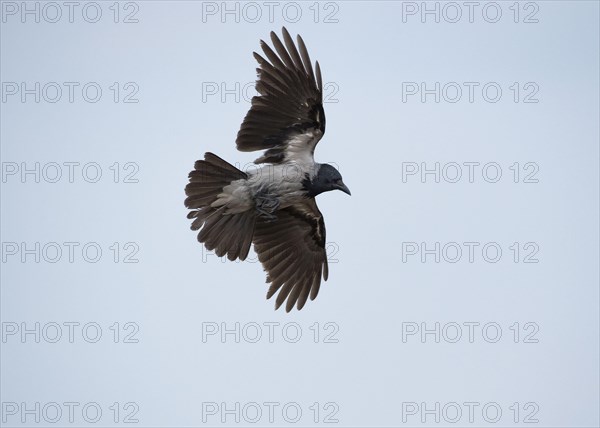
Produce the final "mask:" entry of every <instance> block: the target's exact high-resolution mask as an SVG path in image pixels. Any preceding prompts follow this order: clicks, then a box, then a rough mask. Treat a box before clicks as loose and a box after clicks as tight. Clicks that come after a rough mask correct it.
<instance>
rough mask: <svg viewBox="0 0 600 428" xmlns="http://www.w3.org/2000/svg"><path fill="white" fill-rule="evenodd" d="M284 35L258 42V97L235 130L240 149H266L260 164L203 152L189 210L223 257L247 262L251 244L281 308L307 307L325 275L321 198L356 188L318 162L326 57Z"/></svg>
mask: <svg viewBox="0 0 600 428" xmlns="http://www.w3.org/2000/svg"><path fill="white" fill-rule="evenodd" d="M282 33H283V42H282V41H281V40H280V39H279V37H277V35H276V34H275V33H274V32H271V42H272V45H273V47H274V49H275V50H273V49H271V48H270V47H269V45H268V44H267V43H265V42H264V41H263V40H261V41H260V45H261V48H262V50H263V52H264V57H263V56H261V55H260V54H258V53H256V52H254V58H255V59H256V61H257V62H258V65H259V67H258V68H257V69H256V71H257V75H258V80H257V81H256V91H257V93H258V95H257V96H255V97H253V98H252V105H251V108H250V110H249V111H248V113H247V114H246V117H245V118H244V121H243V123H242V126H241V128H240V130H239V132H238V134H237V139H236V146H237V149H238V150H240V151H242V152H252V151H259V150H263V151H264V152H263V153H262V155H261V156H260V157H259V158H258V159H256V160H255V161H254V162H255V163H256V164H258V165H261V166H260V167H257V168H256V170H254V171H252V172H244V171H240V170H239V169H237V168H236V167H234V166H233V165H231V164H230V163H228V162H226V161H224V160H223V159H221V158H220V157H218V156H216V155H214V154H213V153H210V152H209V153H205V154H204V160H198V161H196V163H195V165H194V170H193V171H191V172H190V173H189V183H188V184H187V186H186V188H185V193H186V195H187V198H186V200H185V206H186V207H187V208H189V209H191V210H192V211H190V212H189V213H188V219H191V220H193V221H192V225H191V228H192V230H199V233H198V241H200V242H201V243H203V244H204V245H205V246H206V248H207V249H208V250H214V252H215V254H217V256H219V257H222V256H224V255H225V254H226V255H227V257H228V258H229V260H236V259H238V258H239V259H240V260H245V259H246V257H247V256H248V252H249V251H250V245H251V244H252V243H253V244H254V250H255V252H256V253H257V255H258V259H259V260H260V262H261V263H262V266H263V268H264V270H265V271H266V272H267V281H266V282H267V283H270V284H271V285H270V288H269V290H268V292H267V299H270V298H271V297H272V296H273V295H275V294H276V293H277V292H279V294H278V295H277V298H276V301H275V309H278V308H279V307H280V306H281V305H282V304H283V302H284V301H286V300H287V302H286V305H285V309H286V311H287V312H289V311H290V310H291V309H292V308H293V307H294V305H296V307H297V308H298V309H302V307H304V304H305V303H306V301H307V299H308V297H309V296H310V299H311V300H314V299H315V297H317V294H318V293H319V288H320V285H321V277H323V279H324V280H327V276H328V267H327V253H326V250H325V222H324V221H323V215H322V214H321V212H320V211H319V208H318V207H317V203H316V201H315V196H317V195H319V194H321V193H323V192H327V191H330V190H341V191H342V192H345V193H347V194H348V195H350V190H349V189H348V187H346V185H345V184H344V182H343V181H342V176H341V175H340V173H339V171H338V170H337V169H335V168H334V167H333V166H331V165H328V164H320V163H317V162H315V159H314V151H315V147H316V145H317V143H318V142H319V141H320V140H321V138H322V137H323V134H324V133H325V112H324V110H323V80H322V78H321V69H320V67H319V62H318V61H317V62H316V63H315V68H314V70H313V66H312V64H311V60H310V57H309V55H308V51H307V50H306V46H305V45H304V41H303V40H302V38H301V37H300V35H298V37H297V45H298V48H296V45H295V44H294V41H293V39H292V37H291V36H290V34H289V33H288V31H287V30H286V29H285V27H284V28H283V29H282ZM265 57H266V58H265Z"/></svg>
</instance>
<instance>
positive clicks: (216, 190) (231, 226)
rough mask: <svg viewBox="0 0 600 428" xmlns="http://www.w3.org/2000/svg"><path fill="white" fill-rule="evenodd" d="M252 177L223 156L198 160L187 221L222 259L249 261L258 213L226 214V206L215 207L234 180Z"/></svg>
mask: <svg viewBox="0 0 600 428" xmlns="http://www.w3.org/2000/svg"><path fill="white" fill-rule="evenodd" d="M246 178H248V175H247V174H245V173H244V172H243V171H240V170H239V169H237V168H236V167H234V166H233V165H231V164H229V163H228V162H226V161H225V160H223V159H221V158H220V157H218V156H216V155H214V154H212V153H205V154H204V160H199V161H196V163H195V165H194V170H193V171H192V172H190V174H189V179H190V182H189V183H188V184H187V186H186V188H185V194H186V195H187V198H186V200H185V206H186V207H187V208H190V209H193V210H194V211H191V212H190V213H188V215H187V218H188V219H190V220H193V221H192V226H191V228H192V230H199V233H198V241H200V242H202V243H203V244H204V245H205V246H206V248H207V249H208V250H214V251H215V254H216V255H217V256H219V257H221V256H224V255H225V254H227V257H228V258H229V259H230V260H235V259H237V258H240V259H241V260H245V259H246V257H247V256H248V252H249V251H250V245H251V244H252V237H253V235H254V223H255V214H254V211H245V212H242V213H237V214H228V213H226V211H225V210H226V207H225V206H219V207H212V206H211V204H212V203H213V202H215V201H216V200H217V198H218V195H219V194H220V193H222V192H223V188H224V187H225V186H228V185H229V184H230V183H231V182H232V181H235V180H240V179H246Z"/></svg>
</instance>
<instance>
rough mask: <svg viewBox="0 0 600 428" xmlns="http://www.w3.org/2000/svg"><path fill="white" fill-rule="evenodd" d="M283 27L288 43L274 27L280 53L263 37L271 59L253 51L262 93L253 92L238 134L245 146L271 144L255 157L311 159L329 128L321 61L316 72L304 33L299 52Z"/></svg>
mask: <svg viewBox="0 0 600 428" xmlns="http://www.w3.org/2000/svg"><path fill="white" fill-rule="evenodd" d="M282 32H283V41H284V43H285V45H284V43H282V42H281V40H280V39H279V38H278V37H277V35H276V34H275V33H274V32H271V41H272V43H273V46H274V47H275V51H276V52H277V53H275V52H274V51H273V50H272V49H271V48H270V47H269V46H268V45H267V44H266V43H265V42H264V41H262V40H261V41H260V44H261V47H262V49H263V51H264V53H265V56H266V57H267V59H265V58H263V57H262V56H260V55H259V54H257V53H256V52H254V57H255V58H256V60H257V61H258V64H259V68H257V69H256V71H257V73H258V80H257V82H256V91H257V92H258V93H259V95H257V96H255V97H253V98H252V107H251V108H250V111H249V112H248V114H246V117H245V118H244V122H243V123H242V126H241V128H240V130H239V132H238V135H237V139H236V145H237V148H238V150H240V151H242V152H252V151H255V150H267V151H266V152H265V153H264V154H263V156H261V157H260V158H259V159H257V160H256V161H255V162H256V163H265V162H266V163H282V162H287V161H293V160H301V159H303V160H310V161H312V160H313V153H314V149H315V146H316V145H317V143H318V142H319V140H320V139H321V137H322V136H323V134H324V133H325V112H324V111H323V82H322V79H321V69H320V67H319V62H318V61H317V62H316V63H315V70H316V73H315V72H314V71H313V67H312V65H311V62H310V57H309V56H308V51H307V50H306V46H305V45H304V41H303V40H302V38H301V37H300V36H299V35H298V47H299V48H300V52H298V49H296V46H295V45H294V41H293V40H292V37H291V36H290V34H289V33H288V31H287V30H286V29H285V27H284V28H283V30H282Z"/></svg>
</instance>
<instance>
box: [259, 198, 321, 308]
mask: <svg viewBox="0 0 600 428" xmlns="http://www.w3.org/2000/svg"><path fill="white" fill-rule="evenodd" d="M253 242H254V251H256V253H257V254H258V259H259V260H260V262H261V263H262V265H263V268H264V269H265V271H267V282H270V283H271V287H270V288H269V291H268V293H267V299H270V298H271V297H272V296H273V295H274V294H275V293H277V291H278V290H279V294H278V295H277V299H276V302H275V309H277V308H279V306H281V304H282V303H283V302H284V301H285V300H286V299H287V303H286V306H285V310H286V311H287V312H289V311H291V310H292V308H293V307H294V304H296V303H297V307H298V310H300V309H302V307H303V306H304V304H305V303H306V300H307V299H308V296H309V295H310V299H311V300H314V299H315V297H317V294H318V293H319V287H320V286H321V276H323V278H324V279H325V281H327V276H328V268H327V252H326V251H325V223H324V222H323V215H322V214H321V212H320V211H319V208H318V207H317V203H316V202H315V200H314V199H308V200H307V201H306V202H305V203H303V204H297V205H293V206H291V207H288V208H285V209H283V210H280V211H278V212H277V220H275V221H272V222H267V221H263V220H259V222H258V223H257V224H256V228H255V230H254V238H253Z"/></svg>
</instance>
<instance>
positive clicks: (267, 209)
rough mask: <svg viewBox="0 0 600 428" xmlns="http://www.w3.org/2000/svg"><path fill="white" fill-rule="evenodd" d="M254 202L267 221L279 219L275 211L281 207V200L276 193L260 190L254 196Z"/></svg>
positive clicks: (260, 214)
mask: <svg viewBox="0 0 600 428" xmlns="http://www.w3.org/2000/svg"><path fill="white" fill-rule="evenodd" d="M254 202H255V204H256V212H257V213H258V215H259V217H261V218H263V219H264V220H265V221H266V222H267V223H269V222H272V221H275V220H277V216H276V215H275V211H277V210H278V209H279V205H280V202H279V198H278V197H277V196H276V195H273V194H270V193H267V192H266V191H264V190H259V191H258V192H257V193H256V195H255V196H254Z"/></svg>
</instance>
